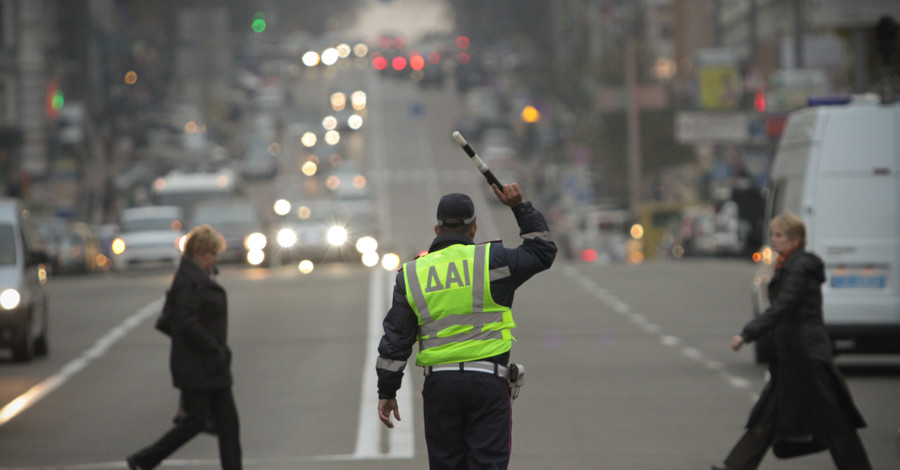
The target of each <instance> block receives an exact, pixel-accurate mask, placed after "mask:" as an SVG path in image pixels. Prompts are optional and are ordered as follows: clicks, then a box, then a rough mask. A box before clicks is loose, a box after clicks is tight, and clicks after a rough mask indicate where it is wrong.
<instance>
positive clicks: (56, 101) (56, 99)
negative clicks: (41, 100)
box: [50, 90, 65, 111]
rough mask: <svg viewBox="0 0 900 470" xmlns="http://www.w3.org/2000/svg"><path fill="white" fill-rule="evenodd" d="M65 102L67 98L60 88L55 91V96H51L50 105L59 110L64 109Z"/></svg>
mask: <svg viewBox="0 0 900 470" xmlns="http://www.w3.org/2000/svg"><path fill="white" fill-rule="evenodd" d="M64 104H65V100H64V99H63V94H62V92H61V91H59V90H57V91H54V92H53V96H52V97H51V98H50V106H52V107H53V109H55V110H57V111H59V110H60V109H62V107H63V105H64Z"/></svg>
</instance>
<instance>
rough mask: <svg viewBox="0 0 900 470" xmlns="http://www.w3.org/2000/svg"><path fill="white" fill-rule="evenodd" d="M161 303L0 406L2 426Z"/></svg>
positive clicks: (117, 338) (125, 332) (143, 310)
mask: <svg viewBox="0 0 900 470" xmlns="http://www.w3.org/2000/svg"><path fill="white" fill-rule="evenodd" d="M162 303H163V299H162V298H160V299H159V300H157V301H155V302H152V303H150V304H148V305H147V306H145V307H143V308H142V309H140V310H138V311H137V312H135V313H134V314H132V315H131V316H129V317H128V318H126V319H125V320H123V321H122V323H120V324H119V325H118V326H116V327H114V328H113V329H111V330H109V332H108V333H106V334H105V335H103V337H101V338H100V339H98V340H97V341H96V342H94V344H93V346H91V347H90V348H89V349H87V350H86V351H84V352H83V353H81V355H80V356H78V357H77V358H75V359H73V360H72V361H70V362H69V363H68V364H66V365H64V366H63V367H62V368H61V369H60V370H59V371H58V372H57V373H55V374H53V375H51V376H50V377H47V378H46V379H44V380H43V381H42V382H41V383H39V384H37V385H35V386H33V387H31V388H30V389H29V390H28V391H27V392H25V393H23V394H22V395H19V396H18V397H16V399H14V400H13V401H11V402H9V403H7V404H6V406H4V407H3V408H0V426H3V425H4V424H6V423H7V422H8V421H9V420H11V419H13V418H15V417H16V416H18V415H19V414H21V413H22V412H23V411H25V410H27V409H28V408H31V407H32V406H34V404H35V403H37V402H39V401H41V399H43V398H44V397H46V396H47V395H49V394H50V393H51V392H53V391H54V390H56V389H57V388H59V387H60V386H62V385H63V384H64V383H66V382H67V381H68V380H69V379H71V378H72V377H74V376H75V375H76V374H78V373H79V372H81V371H82V370H83V369H84V368H85V367H87V366H88V365H90V363H91V362H94V361H95V360H97V359H98V358H100V357H101V356H103V355H104V354H106V352H107V351H109V348H110V347H111V346H112V345H114V344H116V343H117V342H118V341H119V340H120V339H122V338H123V337H124V336H125V335H126V334H128V332H129V331H131V330H133V329H134V328H135V327H137V326H138V325H140V324H141V323H143V322H144V321H146V320H147V319H148V318H150V317H152V316H153V315H155V314H157V313H158V312H159V311H160V309H161V308H162Z"/></svg>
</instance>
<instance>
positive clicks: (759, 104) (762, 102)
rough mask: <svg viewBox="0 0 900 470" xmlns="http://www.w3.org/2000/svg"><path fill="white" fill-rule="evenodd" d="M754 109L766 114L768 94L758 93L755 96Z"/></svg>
mask: <svg viewBox="0 0 900 470" xmlns="http://www.w3.org/2000/svg"><path fill="white" fill-rule="evenodd" d="M753 109H755V110H756V112H758V113H764V112H766V94H765V93H763V92H761V91H757V92H756V94H755V95H753Z"/></svg>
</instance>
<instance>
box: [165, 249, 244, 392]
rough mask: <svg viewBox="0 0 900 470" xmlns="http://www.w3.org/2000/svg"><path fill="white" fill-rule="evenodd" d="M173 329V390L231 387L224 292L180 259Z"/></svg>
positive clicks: (174, 287) (197, 268) (196, 267)
mask: <svg viewBox="0 0 900 470" xmlns="http://www.w3.org/2000/svg"><path fill="white" fill-rule="evenodd" d="M171 295H172V296H173V301H174V307H173V312H174V314H175V329H174V331H173V333H172V349H171V351H170V355H169V367H170V369H171V373H172V382H173V384H174V385H175V387H177V388H180V389H186V390H216V389H222V388H227V387H230V386H231V385H232V378H231V351H230V350H229V349H228V346H227V344H226V338H227V336H228V305H227V298H226V295H225V289H223V288H222V286H221V285H219V283H218V282H216V281H214V280H212V279H210V276H209V273H207V272H206V271H205V270H204V269H203V268H202V267H200V265H199V264H198V263H197V262H196V261H194V260H191V259H183V260H182V261H181V264H180V265H179V267H178V270H177V271H176V272H175V278H174V279H173V281H172V288H171Z"/></svg>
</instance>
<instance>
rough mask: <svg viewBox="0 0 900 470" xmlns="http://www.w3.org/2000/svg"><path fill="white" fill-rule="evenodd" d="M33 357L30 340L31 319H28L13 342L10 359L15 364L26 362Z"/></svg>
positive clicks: (31, 341)
mask: <svg viewBox="0 0 900 470" xmlns="http://www.w3.org/2000/svg"><path fill="white" fill-rule="evenodd" d="M32 357H34V341H33V340H32V339H31V319H30V318H28V319H26V321H25V324H24V325H22V328H21V329H20V330H19V336H18V337H17V338H16V340H15V341H14V342H13V347H12V358H13V360H14V361H16V362H28V361H30V360H31V358H32Z"/></svg>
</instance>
